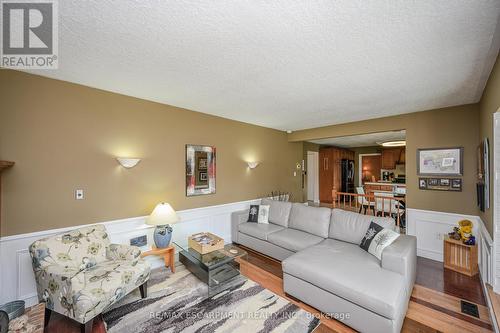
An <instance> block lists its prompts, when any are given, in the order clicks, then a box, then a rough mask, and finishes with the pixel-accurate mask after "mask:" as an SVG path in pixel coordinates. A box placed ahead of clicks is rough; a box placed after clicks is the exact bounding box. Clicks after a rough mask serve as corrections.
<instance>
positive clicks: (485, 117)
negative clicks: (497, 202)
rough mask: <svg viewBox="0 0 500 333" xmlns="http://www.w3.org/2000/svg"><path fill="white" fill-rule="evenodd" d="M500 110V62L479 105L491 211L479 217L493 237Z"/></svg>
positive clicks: (495, 67)
mask: <svg viewBox="0 0 500 333" xmlns="http://www.w3.org/2000/svg"><path fill="white" fill-rule="evenodd" d="M499 108H500V61H499V60H498V58H497V62H496V64H495V66H494V67H493V70H492V72H491V74H490V78H489V79H488V83H487V84H486V88H485V90H484V92H483V97H482V98H481V102H480V103H479V111H480V113H479V137H480V139H481V140H482V139H484V138H488V141H489V143H490V175H491V176H490V180H491V181H490V202H491V204H490V209H487V210H486V211H485V212H484V213H483V212H480V213H479V216H481V219H482V220H483V221H484V223H485V224H486V227H487V228H488V231H489V232H490V235H492V236H493V175H494V170H493V151H494V150H493V113H495V112H497V111H498V109H499Z"/></svg>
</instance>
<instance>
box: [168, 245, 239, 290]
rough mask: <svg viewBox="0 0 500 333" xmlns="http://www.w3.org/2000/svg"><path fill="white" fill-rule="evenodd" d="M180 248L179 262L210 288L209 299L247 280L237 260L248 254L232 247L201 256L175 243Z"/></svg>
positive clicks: (227, 246)
mask: <svg viewBox="0 0 500 333" xmlns="http://www.w3.org/2000/svg"><path fill="white" fill-rule="evenodd" d="M174 245H175V246H177V247H178V248H179V250H180V251H179V261H180V262H181V263H182V264H183V265H184V266H186V268H187V269H188V270H189V271H190V272H191V273H193V274H194V275H195V276H196V277H197V278H198V279H200V280H201V281H203V282H204V283H206V284H207V286H208V297H211V296H214V295H216V294H218V293H220V292H222V291H224V290H226V289H228V288H230V287H231V286H232V285H234V284H236V283H238V282H240V281H244V280H246V278H245V277H243V276H242V275H241V274H240V270H239V268H240V267H239V266H240V265H239V263H238V261H237V260H236V259H237V258H243V259H245V258H246V257H247V252H246V251H244V250H242V249H240V248H238V247H236V246H234V245H232V244H229V245H226V246H224V248H223V249H220V250H216V251H213V252H210V253H207V254H200V253H198V252H197V251H195V250H194V249H192V248H189V247H188V246H187V245H182V244H179V243H177V242H174Z"/></svg>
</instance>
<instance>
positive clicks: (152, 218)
mask: <svg viewBox="0 0 500 333" xmlns="http://www.w3.org/2000/svg"><path fill="white" fill-rule="evenodd" d="M178 221H179V217H178V216H177V213H176V212H175V210H174V209H173V208H172V206H170V204H168V203H166V202H162V203H159V204H158V205H156V207H155V209H153V212H152V213H151V215H149V217H148V218H147V219H146V224H149V225H154V226H156V228H155V231H154V234H153V238H154V240H155V245H156V247H157V248H159V249H162V248H166V247H168V245H169V244H170V239H171V238H172V227H171V226H170V224H172V223H176V222H178Z"/></svg>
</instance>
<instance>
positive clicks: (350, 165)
mask: <svg viewBox="0 0 500 333" xmlns="http://www.w3.org/2000/svg"><path fill="white" fill-rule="evenodd" d="M341 168H342V177H341V186H340V191H341V192H346V193H354V161H353V160H348V159H342V163H341Z"/></svg>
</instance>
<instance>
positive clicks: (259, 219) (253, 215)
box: [248, 205, 271, 224]
mask: <svg viewBox="0 0 500 333" xmlns="http://www.w3.org/2000/svg"><path fill="white" fill-rule="evenodd" d="M269 207H271V206H270V205H250V212H249V213H248V222H254V223H265V224H268V223H269Z"/></svg>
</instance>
